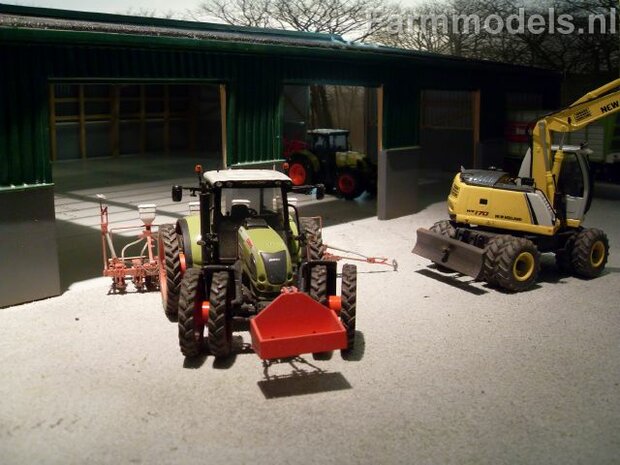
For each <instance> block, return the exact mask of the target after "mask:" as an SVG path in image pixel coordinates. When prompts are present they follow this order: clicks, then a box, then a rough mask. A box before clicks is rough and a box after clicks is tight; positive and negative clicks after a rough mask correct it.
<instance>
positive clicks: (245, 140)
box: [0, 44, 417, 186]
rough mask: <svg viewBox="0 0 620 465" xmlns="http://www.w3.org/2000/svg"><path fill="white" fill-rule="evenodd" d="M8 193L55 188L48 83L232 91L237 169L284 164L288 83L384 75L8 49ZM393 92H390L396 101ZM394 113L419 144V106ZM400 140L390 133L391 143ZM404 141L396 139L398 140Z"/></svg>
mask: <svg viewBox="0 0 620 465" xmlns="http://www.w3.org/2000/svg"><path fill="white" fill-rule="evenodd" d="M0 58H1V60H2V63H3V65H4V66H3V72H2V73H0V92H1V94H0V95H1V96H2V99H1V103H0V105H1V107H2V111H1V112H0V118H1V119H0V143H1V144H2V145H0V185H2V186H9V185H11V184H15V185H19V184H22V183H48V182H51V181H52V179H51V170H50V164H49V130H48V115H49V108H48V105H49V102H48V98H49V97H48V82H50V81H54V80H60V79H75V80H80V81H91V82H92V81H96V80H104V81H105V80H114V79H120V80H131V79H139V80H144V79H153V80H160V79H164V80H166V79H174V80H194V79H196V80H205V81H212V82H220V83H225V84H226V86H227V96H228V102H227V110H228V112H227V114H228V118H227V131H228V134H227V150H228V157H229V159H228V162H229V164H242V163H251V162H260V161H268V160H274V159H279V158H280V156H281V140H280V137H281V125H282V118H281V111H282V108H281V107H282V101H281V100H282V98H281V92H282V86H283V85H284V83H331V84H355V85H370V86H376V85H379V84H380V83H381V81H380V76H379V74H381V73H380V72H378V71H380V70H377V68H376V67H373V66H371V65H366V66H364V65H361V64H357V63H355V62H351V61H337V60H314V59H313V60H303V59H295V58H283V57H267V56H252V55H234V54H218V53H209V52H206V51H194V50H176V49H159V48H152V49H147V48H142V49H136V48H133V49H132V48H116V47H88V46H83V45H81V46H70V45H42V44H41V45H34V44H33V45H26V44H3V45H2V48H1V50H0ZM390 92H392V91H391V90H388V91H387V95H388V96H389V95H390ZM393 100H394V103H393V104H391V105H390V108H391V109H392V110H395V111H397V110H398V108H399V107H406V109H405V110H402V111H399V113H398V114H399V115H400V116H399V121H400V122H401V124H405V122H404V121H403V119H402V117H403V115H410V118H411V120H410V123H411V124H410V125H409V128H408V129H410V130H408V131H407V134H401V135H399V136H398V143H400V142H401V140H403V139H407V138H409V139H410V141H414V140H415V130H414V129H415V121H416V116H415V115H416V112H417V102H416V101H410V102H409V101H408V100H407V99H404V98H398V97H395V98H394V99H393ZM392 134H396V133H395V132H392V133H390V132H388V136H387V139H386V142H389V140H390V138H391V137H392ZM395 140H396V139H395Z"/></svg>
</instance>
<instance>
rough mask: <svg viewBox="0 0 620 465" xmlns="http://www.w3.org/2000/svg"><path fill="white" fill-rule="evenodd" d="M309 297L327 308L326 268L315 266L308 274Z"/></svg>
mask: <svg viewBox="0 0 620 465" xmlns="http://www.w3.org/2000/svg"><path fill="white" fill-rule="evenodd" d="M310 297H312V298H313V299H314V300H316V301H317V302H318V303H320V304H321V305H324V306H326V307H327V268H325V267H324V266H315V267H314V268H312V272H311V273H310Z"/></svg>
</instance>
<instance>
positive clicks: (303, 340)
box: [250, 292, 347, 360]
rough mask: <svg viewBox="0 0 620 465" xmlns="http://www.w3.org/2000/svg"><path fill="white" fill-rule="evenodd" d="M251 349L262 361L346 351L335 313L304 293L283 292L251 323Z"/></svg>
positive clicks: (344, 333) (342, 329)
mask: <svg viewBox="0 0 620 465" xmlns="http://www.w3.org/2000/svg"><path fill="white" fill-rule="evenodd" d="M250 333H251V334H252V347H253V349H254V351H255V352H256V353H257V354H258V356H259V357H260V358H262V359H263V360H267V359H274V358H286V357H293V356H295V355H299V354H307V353H315V352H327V351H330V350H336V349H346V347H347V335H346V331H345V329H344V326H342V323H340V320H339V319H338V316H337V315H336V313H335V312H334V311H333V310H331V309H329V308H327V307H324V306H323V305H321V304H319V303H318V302H317V301H315V300H313V299H312V298H311V297H310V296H309V295H307V294H305V293H303V292H292V293H285V294H281V295H280V296H278V297H277V298H276V299H275V300H274V301H273V302H272V303H271V304H269V306H267V307H266V308H265V309H264V310H263V311H262V312H260V313H259V314H258V315H257V316H256V317H254V318H252V320H251V321H250Z"/></svg>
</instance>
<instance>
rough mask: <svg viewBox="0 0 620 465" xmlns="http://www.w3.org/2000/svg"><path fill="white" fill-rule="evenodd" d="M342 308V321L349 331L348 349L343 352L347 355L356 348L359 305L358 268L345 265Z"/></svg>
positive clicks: (343, 269) (341, 293)
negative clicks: (357, 305) (356, 314)
mask: <svg viewBox="0 0 620 465" xmlns="http://www.w3.org/2000/svg"><path fill="white" fill-rule="evenodd" d="M340 295H341V297H340V298H341V302H342V308H341V309H340V321H341V322H342V326H344V329H345V330H346V331H347V348H346V349H344V350H343V351H342V353H344V354H346V353H348V352H350V351H351V350H352V349H353V348H354V346H355V311H356V304H357V267H356V266H355V265H344V266H343V267H342V289H341V292H340Z"/></svg>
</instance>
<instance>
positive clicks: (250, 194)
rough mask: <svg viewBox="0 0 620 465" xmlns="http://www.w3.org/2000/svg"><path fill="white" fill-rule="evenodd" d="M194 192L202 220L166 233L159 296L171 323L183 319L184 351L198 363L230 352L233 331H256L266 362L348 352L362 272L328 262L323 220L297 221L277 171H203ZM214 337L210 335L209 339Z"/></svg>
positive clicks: (306, 189) (303, 189)
mask: <svg viewBox="0 0 620 465" xmlns="http://www.w3.org/2000/svg"><path fill="white" fill-rule="evenodd" d="M197 173H198V175H199V184H198V186H197V187H189V188H183V187H181V186H174V187H173V189H172V197H173V200H175V201H180V200H181V198H182V191H183V190H189V191H190V193H191V194H192V195H197V196H198V197H199V199H200V213H199V214H193V215H189V216H187V217H185V218H182V219H180V220H179V221H178V222H177V223H176V224H175V225H172V224H168V225H162V226H161V227H160V242H159V255H160V257H161V262H162V266H161V273H160V276H161V286H160V287H161V292H162V300H163V305H164V309H165V312H166V315H167V316H168V317H169V318H170V319H174V318H177V319H178V328H179V345H180V349H181V352H182V353H183V354H184V355H185V356H186V357H196V356H198V355H200V354H201V353H202V351H203V343H204V342H205V341H204V339H205V338H206V343H207V345H208V349H209V351H210V353H211V354H213V355H214V356H215V357H226V356H227V355H229V354H230V353H231V351H232V333H233V331H236V330H238V329H239V328H240V327H249V330H250V333H251V337H252V346H253V348H254V350H255V352H256V353H257V354H258V356H259V357H260V358H262V359H279V358H285V357H292V356H297V355H300V354H303V353H317V352H326V351H332V350H337V349H341V350H343V351H348V350H351V349H352V348H353V345H354V342H355V313H356V294H357V284H356V279H357V278H356V276H357V273H356V267H355V266H353V265H344V267H343V269H342V281H341V286H340V287H341V291H340V294H338V292H337V270H336V266H337V263H336V261H333V260H326V259H325V257H324V246H323V244H322V238H321V226H320V221H317V219H315V218H303V217H300V216H299V213H298V210H297V207H296V206H295V205H294V204H291V203H289V202H288V194H289V193H290V192H300V193H310V192H311V191H316V192H317V198H322V196H323V187H322V186H297V187H296V186H293V183H292V181H291V179H290V178H289V177H288V176H286V175H284V174H282V173H279V172H276V171H269V170H226V171H207V172H205V173H203V172H202V168H200V167H197ZM205 333H206V334H205Z"/></svg>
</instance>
